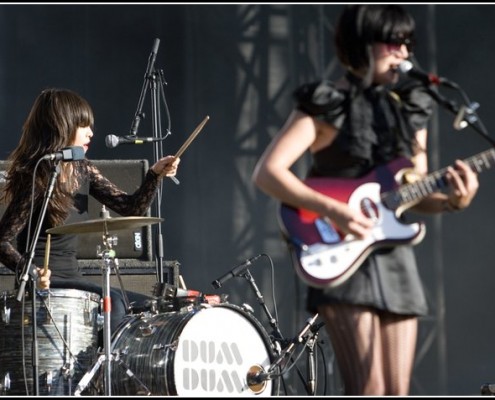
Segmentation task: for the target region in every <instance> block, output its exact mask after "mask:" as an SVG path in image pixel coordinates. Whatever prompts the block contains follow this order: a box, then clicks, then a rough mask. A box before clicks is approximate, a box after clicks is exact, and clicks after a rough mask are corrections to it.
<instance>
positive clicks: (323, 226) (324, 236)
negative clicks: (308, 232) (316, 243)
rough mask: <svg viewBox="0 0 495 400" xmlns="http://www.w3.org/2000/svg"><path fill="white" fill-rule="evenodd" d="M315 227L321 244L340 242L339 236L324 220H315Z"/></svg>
mask: <svg viewBox="0 0 495 400" xmlns="http://www.w3.org/2000/svg"><path fill="white" fill-rule="evenodd" d="M315 226H316V229H317V231H318V233H319V234H320V237H321V240H322V241H323V243H338V242H340V236H339V234H338V233H337V231H336V230H335V228H334V227H333V226H332V225H331V224H330V223H329V222H328V220H327V219H325V218H317V219H316V220H315Z"/></svg>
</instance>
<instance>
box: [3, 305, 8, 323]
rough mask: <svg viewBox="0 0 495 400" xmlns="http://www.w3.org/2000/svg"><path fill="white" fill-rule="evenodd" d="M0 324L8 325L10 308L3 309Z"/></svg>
mask: <svg viewBox="0 0 495 400" xmlns="http://www.w3.org/2000/svg"><path fill="white" fill-rule="evenodd" d="M2 322H5V323H6V324H10V308H7V307H4V308H3V311H2Z"/></svg>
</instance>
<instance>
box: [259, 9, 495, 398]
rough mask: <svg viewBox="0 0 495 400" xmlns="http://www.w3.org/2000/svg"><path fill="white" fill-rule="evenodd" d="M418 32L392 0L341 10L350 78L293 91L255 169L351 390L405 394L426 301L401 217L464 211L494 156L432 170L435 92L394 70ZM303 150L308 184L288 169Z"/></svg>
mask: <svg viewBox="0 0 495 400" xmlns="http://www.w3.org/2000/svg"><path fill="white" fill-rule="evenodd" d="M414 29H415V23H414V20H413V18H412V17H411V15H410V14H409V13H407V11H406V10H405V9H404V8H403V7H401V6H399V5H385V4H383V5H366V4H361V5H349V6H345V7H344V9H343V12H342V14H341V16H340V19H339V21H338V24H337V27H336V31H335V45H336V52H337V56H338V58H339V60H340V62H341V63H342V65H343V66H344V67H345V69H346V74H345V76H343V77H342V78H341V79H340V80H339V81H337V82H331V81H325V80H320V81H317V82H313V83H308V84H304V85H302V86H300V87H299V88H298V89H297V90H296V91H295V92H294V99H295V103H296V106H295V109H294V110H293V112H292V113H291V114H290V116H289V118H288V119H287V121H286V123H285V125H284V126H283V127H282V129H281V130H280V132H279V133H278V134H277V135H276V137H274V138H273V140H272V142H271V144H270V145H269V146H268V147H267V149H266V150H265V152H264V154H263V155H262V156H261V158H260V160H259V161H258V163H257V165H256V167H255V170H254V173H253V181H254V183H255V184H256V185H257V186H258V187H259V188H260V189H261V190H262V191H264V192H265V193H266V194H268V195H270V196H272V197H273V198H275V199H277V200H279V201H280V204H281V208H280V215H279V222H280V224H281V228H282V231H283V233H284V234H285V236H286V238H287V241H288V243H289V244H290V248H291V251H292V254H293V255H295V258H296V259H297V262H295V264H296V272H297V273H298V275H299V276H300V277H301V278H302V279H303V281H304V282H305V283H307V284H308V287H309V291H308V297H307V309H308V311H310V312H318V313H319V316H320V317H321V318H322V319H323V321H324V322H325V327H326V329H327V332H328V334H329V336H330V339H331V341H332V347H333V349H334V352H335V355H336V359H337V363H338V367H339V372H340V376H341V378H342V380H343V383H344V391H345V394H346V395H368V396H370V395H378V396H383V395H395V396H405V395H408V393H409V389H410V381H411V374H412V369H413V364H414V356H415V350H416V340H417V330H418V317H420V316H424V315H427V312H428V309H427V302H426V298H425V294H424V290H423V286H422V282H421V279H420V276H419V273H418V269H417V265H416V259H415V255H414V252H413V247H412V246H413V245H414V244H415V243H418V242H419V241H420V240H421V239H422V238H423V235H424V229H423V226H422V224H420V223H414V224H405V223H403V221H402V220H401V214H402V212H403V211H405V210H406V209H410V210H414V211H418V212H421V213H430V214H434V213H442V212H452V211H458V210H463V209H465V208H466V207H468V206H469V205H470V203H471V201H472V199H473V197H474V196H475V195H476V193H477V190H478V186H479V182H478V177H477V173H478V172H479V170H480V169H482V168H483V167H485V166H487V165H489V164H490V163H491V162H493V161H494V160H495V156H494V152H493V150H490V151H487V152H484V153H481V154H480V155H477V156H475V157H473V158H471V159H469V160H464V161H461V160H457V161H455V163H454V164H453V165H452V166H449V167H447V168H445V169H444V170H442V171H438V172H436V173H431V172H429V171H428V166H427V154H426V145H427V124H428V121H429V119H430V117H431V115H432V113H433V99H432V98H431V97H430V95H429V94H428V91H427V90H426V87H425V86H424V84H423V83H421V82H411V81H408V82H402V81H401V80H399V73H398V67H399V65H400V64H401V62H403V61H404V60H408V59H410V58H411V55H412V47H413V45H414ZM306 151H309V152H310V153H311V156H312V165H311V168H310V170H309V171H308V174H307V176H306V179H304V180H303V179H300V178H299V177H297V176H296V175H295V174H294V173H293V172H292V171H291V167H292V166H293V165H294V164H295V163H296V161H298V160H299V159H300V158H301V157H302V156H303V155H304V154H305V153H306Z"/></svg>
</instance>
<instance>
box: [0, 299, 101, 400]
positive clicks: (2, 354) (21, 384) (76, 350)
mask: <svg viewBox="0 0 495 400" xmlns="http://www.w3.org/2000/svg"><path fill="white" fill-rule="evenodd" d="M37 297H38V300H37V304H38V308H37V309H36V310H35V311H34V312H33V313H31V311H32V310H30V309H28V310H26V311H28V312H26V313H25V312H24V305H23V303H21V304H20V305H19V308H17V307H16V306H17V304H18V303H17V302H16V301H15V294H14V293H11V294H10V295H9V296H7V295H4V296H2V299H3V300H0V301H4V307H6V306H8V309H10V310H11V311H10V320H9V321H8V323H6V322H5V321H3V322H2V323H1V324H0V337H2V342H1V343H2V345H3V346H4V348H3V349H2V350H1V351H0V376H1V380H3V382H1V381H0V388H1V391H2V392H3V393H5V394H6V395H24V394H25V393H26V392H28V387H29V385H30V383H31V380H32V376H30V375H28V376H26V374H25V371H24V368H25V361H24V358H25V354H28V353H29V352H30V350H31V349H29V348H28V349H26V350H25V349H24V346H23V345H22V346H19V343H18V342H17V340H18V337H17V336H18V334H17V328H18V326H19V325H20V326H21V329H22V332H21V335H20V338H21V339H22V337H23V335H24V328H25V327H27V326H28V325H29V324H32V318H31V317H29V318H25V314H29V315H35V316H36V319H37V321H38V331H37V336H38V342H39V357H38V360H39V365H38V370H39V374H40V375H39V379H38V380H39V391H40V395H48V396H58V395H72V394H73V390H74V386H75V385H74V386H73V383H75V382H74V379H79V378H80V377H81V376H82V375H83V374H84V372H85V371H86V370H87V368H89V367H90V366H91V363H92V362H93V361H94V359H95V357H96V355H97V344H98V343H97V342H98V331H97V327H96V324H95V322H96V320H97V319H96V317H95V316H96V314H97V313H98V309H99V304H100V303H99V300H100V296H99V295H97V294H96V293H89V292H83V291H80V290H76V289H50V290H38V291H37ZM89 299H91V301H92V309H91V311H88V309H89V308H90V305H89ZM29 303H31V302H29ZM21 307H22V308H21ZM52 309H56V312H53V311H52ZM88 312H90V313H93V317H92V318H90V319H89V320H90V321H92V323H88V318H87V317H85V316H84V315H83V314H85V313H88ZM23 343H24V342H23ZM31 362H32V360H31ZM2 383H3V385H2Z"/></svg>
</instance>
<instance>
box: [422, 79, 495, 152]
mask: <svg viewBox="0 0 495 400" xmlns="http://www.w3.org/2000/svg"><path fill="white" fill-rule="evenodd" d="M458 90H459V91H460V92H461V94H462V95H463V97H464V98H465V99H466V98H467V96H466V95H465V93H464V92H463V91H462V89H460V87H459V88H458ZM428 93H429V94H430V95H431V96H432V98H433V99H434V100H435V101H436V102H437V103H438V104H440V105H441V106H443V107H444V108H445V109H447V110H448V111H450V112H452V113H453V114H455V115H456V116H457V115H459V113H460V112H462V108H461V107H459V106H458V105H457V104H456V103H455V102H453V101H452V100H448V99H446V98H445V97H444V96H442V95H441V94H440V93H439V92H438V91H436V90H434V89H433V88H428ZM472 111H473V110H472ZM476 120H477V121H478V122H479V125H480V126H476V125H475V124H474V123H473V122H472V121H471V118H468V119H467V121H465V122H466V123H467V125H469V126H470V127H471V128H473V129H474V130H475V131H476V132H477V133H479V134H480V135H481V136H482V137H483V138H484V139H485V140H486V141H488V142H489V143H490V144H491V145H492V146H493V147H495V140H494V139H492V138H491V137H490V136H489V135H488V133H487V131H486V129H485V127H484V125H483V124H482V122H481V120H480V119H479V118H476Z"/></svg>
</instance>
